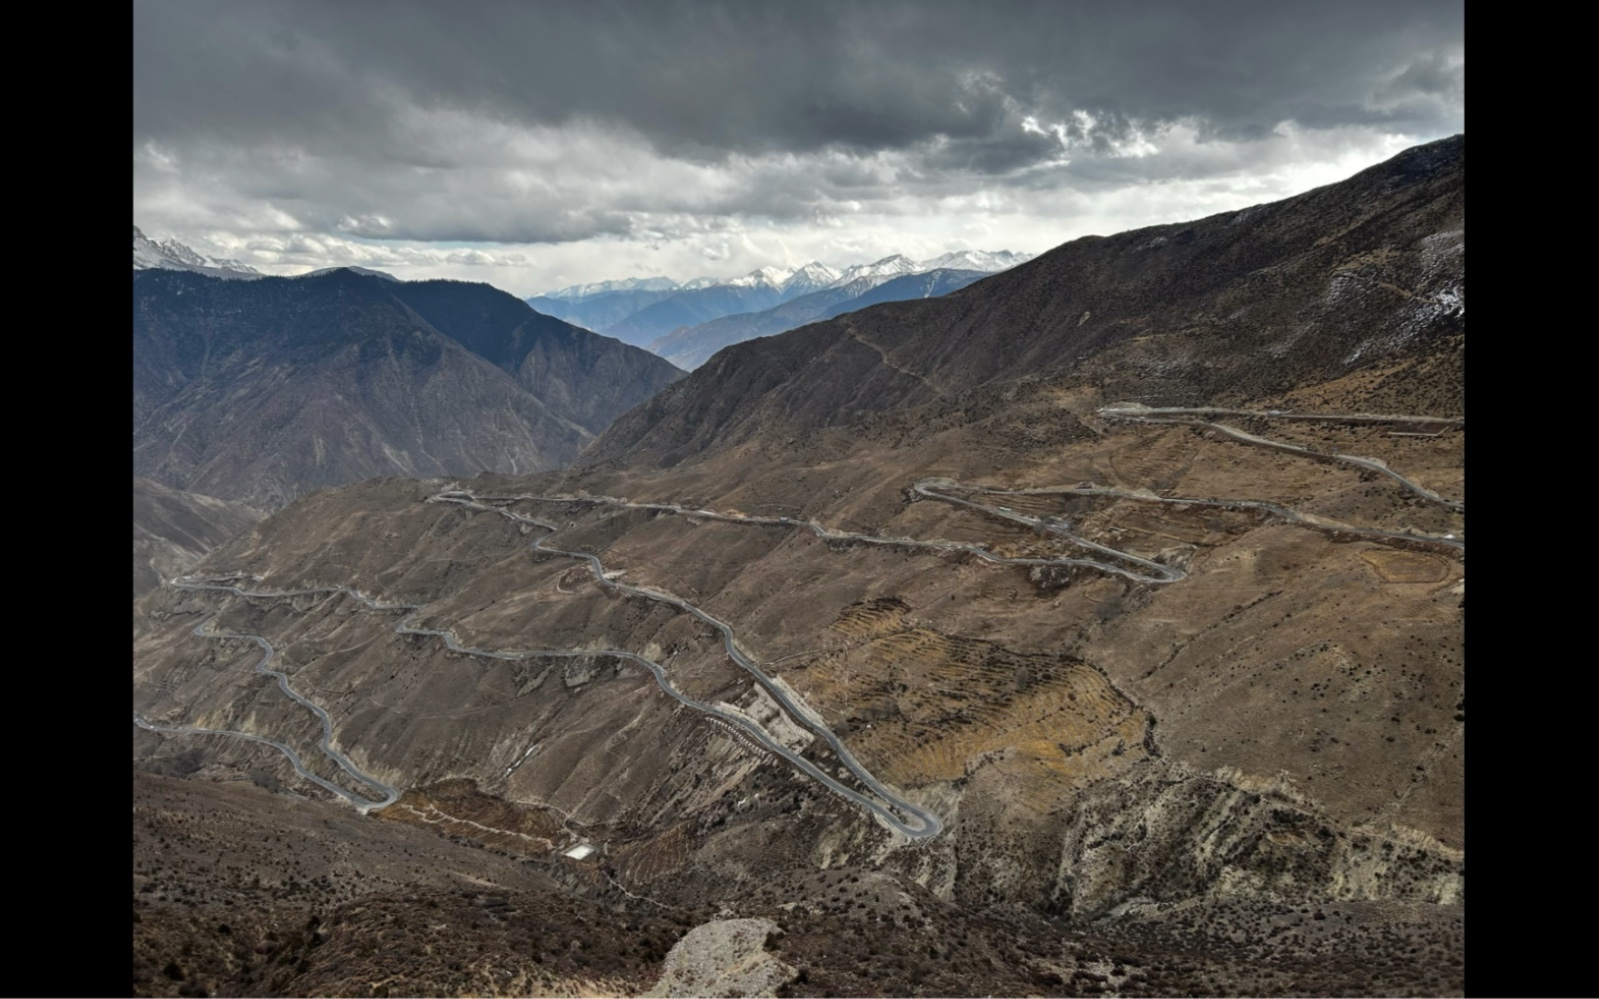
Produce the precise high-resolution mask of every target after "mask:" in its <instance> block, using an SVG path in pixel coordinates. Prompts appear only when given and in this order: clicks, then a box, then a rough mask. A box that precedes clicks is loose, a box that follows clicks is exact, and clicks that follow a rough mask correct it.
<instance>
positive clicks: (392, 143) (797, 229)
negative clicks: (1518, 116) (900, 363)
mask: <svg viewBox="0 0 1599 999" xmlns="http://www.w3.org/2000/svg"><path fill="white" fill-rule="evenodd" d="M133 23H134V35H133V37H134V47H133V221H134V224H136V225H139V226H141V227H142V228H143V229H144V230H145V232H146V234H148V235H150V236H153V237H156V238H166V237H176V238H178V239H179V240H181V241H183V242H186V243H188V244H189V245H191V246H193V247H194V248H195V249H197V250H200V251H201V252H204V253H210V254H215V255H221V256H231V257H237V258H239V259H241V260H243V261H245V262H247V263H250V264H252V265H254V266H256V267H259V268H261V269H262V270H265V271H269V272H275V273H290V274H292V273H299V272H301V271H303V270H307V269H309V268H312V267H322V266H328V265H332V264H361V265H364V266H368V267H376V268H382V269H385V270H388V271H391V272H392V273H394V274H396V275H398V276H400V277H406V278H413V277H454V278H461V279H466V280H479V281H487V282H489V283H491V284H495V285H497V286H499V287H502V288H505V289H508V290H510V291H513V292H516V293H518V294H523V295H527V294H532V293H535V292H538V291H544V290H549V289H554V288H558V287H561V286H564V285H567V284H572V283H577V282H584V281H595V280H602V279H606V278H615V277H633V276H646V275H655V274H664V275H667V276H669V277H674V278H678V279H687V278H691V277H697V276H700V275H712V276H719V277H720V276H726V277H730V276H733V275H736V274H742V273H745V272H747V271H749V270H751V269H753V268H755V267H759V266H762V265H766V264H777V265H791V266H792V265H797V264H801V263H804V262H806V261H808V260H812V259H818V260H821V261H823V262H824V263H828V264H833V265H848V264H852V263H858V262H862V261H866V260H874V259H877V258H879V257H882V256H886V255H888V254H891V253H905V254H907V255H909V256H911V257H921V258H925V257H930V256H934V255H937V254H939V253H943V252H946V251H949V250H956V249H988V250H1000V249H1010V250H1026V251H1031V252H1038V251H1042V250H1046V249H1048V248H1050V247H1052V246H1055V245H1057V244H1059V243H1062V242H1065V241H1066V240H1068V239H1072V238H1074V237H1077V236H1083V235H1088V234H1091V233H1110V232H1116V231H1119V230H1123V229H1129V228H1134V227H1137V226H1141V225H1149V224H1153V223H1157V222H1171V221H1177V220H1180V219H1186V218H1194V217H1200V216H1204V215H1209V214H1212V213H1215V212H1218V211H1225V210H1230V209H1234V208H1239V207H1242V206H1244V205H1248V204H1253V203H1256V202H1260V201H1267V200H1273V199H1276V198H1280V197H1285V196H1287V195H1290V194H1294V193H1297V192H1299V191H1303V190H1306V189H1308V188H1311V187H1315V186H1317V185H1320V184H1325V183H1328V182H1331V181H1334V180H1338V179H1340V178H1342V177H1344V176H1347V175H1348V174H1350V173H1353V172H1355V171H1356V170H1358V169H1360V168H1362V167H1365V166H1368V165H1370V164H1372V163H1375V162H1377V161H1379V160H1382V159H1385V158H1387V157H1388V156H1390V155H1392V154H1393V153H1395V152H1397V151H1399V150H1400V149H1403V148H1404V147H1406V146H1409V145H1413V144H1415V143H1417V142H1423V141H1427V140H1430V139H1435V138H1440V137H1443V136H1446V135H1451V134H1454V133H1456V132H1460V131H1463V130H1464V128H1465V35H1464V14H1463V4H1462V3H1460V2H1459V0H1453V2H1447V3H1434V2H1431V0H1406V2H1404V3H1394V2H1392V0H1383V2H1372V3H1368V2H1364V0H1340V2H1338V3H1328V2H1326V0H1315V2H1294V0H1275V2H1264V3H1228V2H1212V3H1206V4H1197V3H1186V2H1139V0H1118V2H1093V0H1084V2H1073V3H1064V2H1041V3H1040V2H1029V3H1006V2H997V0H984V2H982V3H939V2H933V0H923V2H904V3H901V2H894V0H873V2H855V3H840V2H831V0H805V2H803V3H801V2H752V0H736V2H728V3H721V2H711V0H692V2H683V3H673V2H669V0H648V2H612V3H608V2H603V0H584V2H581V3H564V2H558V0H541V2H537V3H533V2H522V3H511V2H480V0H455V2H450V3H444V2H438V0H421V2H414V3H413V2H404V0H384V2H375V0H341V2H338V3H327V2H322V0H317V2H306V3H298V2H273V0H249V2H243V3H236V2H229V0H204V2H188V0H135V2H134V5H133Z"/></svg>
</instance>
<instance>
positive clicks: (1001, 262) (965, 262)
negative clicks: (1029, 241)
mask: <svg viewBox="0 0 1599 999" xmlns="http://www.w3.org/2000/svg"><path fill="white" fill-rule="evenodd" d="M1031 259H1033V254H1031V253H1012V252H1011V251H1010V250H999V251H997V252H989V251H988V250H956V251H955V252H954V253H946V254H944V255H943V256H941V257H934V258H933V259H932V260H924V261H922V264H921V268H922V270H924V271H934V270H939V269H941V268H949V269H950V270H957V271H983V272H985V273H990V274H992V273H995V272H997V271H1003V270H1009V269H1010V268H1012V267H1015V266H1016V265H1017V264H1025V263H1026V262H1027V261H1029V260H1031Z"/></svg>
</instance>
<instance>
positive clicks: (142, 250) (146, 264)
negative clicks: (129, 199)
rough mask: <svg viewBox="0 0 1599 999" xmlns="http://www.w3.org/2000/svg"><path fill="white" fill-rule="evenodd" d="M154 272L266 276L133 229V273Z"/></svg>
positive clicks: (230, 261) (135, 227) (176, 242)
mask: <svg viewBox="0 0 1599 999" xmlns="http://www.w3.org/2000/svg"><path fill="white" fill-rule="evenodd" d="M157 268H159V269H161V270H169V271H194V272H195V273H197V274H210V275H211V276H213V277H224V278H258V277H264V276H265V275H263V274H262V273H261V272H260V271H258V270H256V269H255V268H254V267H250V266H249V265H247V264H241V263H239V262H238V261H237V260H228V259H224V258H221V257H206V256H202V255H201V254H198V253H196V252H194V251H193V250H191V249H190V248H189V247H187V246H184V245H183V244H182V243H180V242H178V241H177V240H175V239H168V240H165V241H163V242H156V241H155V240H153V239H151V238H150V237H148V236H146V235H145V234H144V233H143V232H141V231H140V230H139V227H138V226H134V227H133V269H134V270H136V271H144V270H154V269H157Z"/></svg>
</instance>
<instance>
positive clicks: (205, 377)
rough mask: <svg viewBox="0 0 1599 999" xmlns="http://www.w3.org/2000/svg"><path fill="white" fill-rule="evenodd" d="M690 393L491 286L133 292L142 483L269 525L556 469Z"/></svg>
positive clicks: (624, 352) (176, 283)
mask: <svg viewBox="0 0 1599 999" xmlns="http://www.w3.org/2000/svg"><path fill="white" fill-rule="evenodd" d="M679 376H680V373H679V372H678V371H677V369H675V368H673V367H672V366H671V365H670V364H668V363H666V362H665V361H662V360H661V359H660V358H657V357H655V356H653V355H651V354H649V353H647V352H645V351H642V350H638V349H635V348H632V347H628V346H626V345H625V344H621V343H618V342H617V341H615V340H611V339H608V338H606V337H601V336H598V335H596V334H593V333H589V332H588V331H586V330H580V329H577V328H576V327H573V326H569V325H567V324H565V323H562V322H560V321H559V320H556V319H551V318H550V317H548V316H542V315H539V314H538V313H536V312H534V311H533V310H531V309H530V308H528V307H527V306H526V305H525V304H524V303H522V302H519V301H518V300H517V299H515V298H514V297H512V296H510V295H508V294H505V293H504V292H501V291H498V290H496V289H494V288H491V287H489V286H487V285H477V284H466V283H461V282H445V281H433V282H416V283H398V282H392V281H385V280H381V279H379V278H374V277H367V276H362V275H357V274H354V273H351V272H349V271H335V272H332V273H329V274H326V275H322V276H318V277H312V278H296V279H286V278H267V279H262V280H259V281H251V282H237V281H234V282H229V281H220V280H216V279H213V278H208V277H204V276H201V275H194V274H182V273H176V272H168V271H144V272H138V273H136V274H135V275H134V278H133V424H134V439H133V453H134V472H135V474H136V475H144V476H148V477H150V478H152V479H155V480H158V481H160V482H163V483H165V484H166V485H169V486H173V487H175V488H181V489H186V490H192V491H196V492H201V493H205V494H208V495H214V496H220V497H222V498H225V499H234V500H240V501H244V502H248V503H250V504H252V505H255V506H258V507H262V508H267V509H270V508H275V507H278V506H281V505H282V504H283V503H285V502H286V501H287V500H289V499H291V498H292V497H294V496H295V495H297V494H299V493H302V492H305V491H307V490H311V489H317V488H321V487H324V486H329V485H337V484H340V483H344V482H350V481H354V480H357V479H362V478H368V477H371V476H376V475H392V474H401V475H441V474H443V475H458V474H472V473H475V472H479V471H483V470H487V469H498V470H502V471H513V470H515V471H537V470H541V469H548V468H555V467H559V466H561V465H564V464H566V463H568V462H570V461H571V460H572V459H573V458H574V457H576V455H577V453H578V451H579V449H581V448H582V447H583V446H584V445H585V444H587V443H588V441H589V440H590V439H591V438H592V436H593V435H594V434H596V433H598V432H599V431H600V430H601V429H603V428H604V427H605V426H606V424H607V423H609V422H610V421H611V419H613V418H614V417H615V416H616V415H617V414H618V413H620V412H622V411H624V410H626V409H627V408H628V407H630V406H633V405H636V404H637V403H638V402H640V401H641V400H643V399H645V398H647V397H649V396H650V395H652V394H654V393H655V392H657V391H659V390H660V389H661V388H662V387H663V386H665V385H666V384H668V383H670V382H671V381H672V380H673V379H675V378H677V377H679Z"/></svg>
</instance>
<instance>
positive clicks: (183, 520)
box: [133, 477, 261, 600]
mask: <svg viewBox="0 0 1599 999" xmlns="http://www.w3.org/2000/svg"><path fill="white" fill-rule="evenodd" d="M260 519H261V515H260V514H259V513H257V512H256V511H255V510H252V509H250V508H249V507H247V506H244V505H243V504H241V503H229V502H227V501H226V500H219V499H216V498H215V497H212V496H201V495H199V494H198V493H185V492H180V491H179V490H176V489H168V488H167V487H166V486H163V485H161V484H160V483H159V482H152V481H150V480H149V479H141V478H137V477H136V478H134V480H133V597H134V599H135V600H137V599H138V598H139V596H140V595H141V594H144V593H148V592H149V591H150V590H153V589H155V588H156V587H157V586H159V585H161V580H163V579H167V578H170V577H171V576H173V575H174V574H176V573H177V572H179V571H181V570H183V569H186V568H188V567H189V566H190V565H192V564H193V563H194V562H196V561H198V560H199V559H200V557H201V556H202V555H204V554H205V553H206V552H208V551H210V550H211V549H213V548H215V547H216V546H217V545H220V544H221V543H222V542H224V541H226V540H228V539H229V538H231V537H233V536H234V535H235V534H238V533H239V532H240V531H243V530H244V529H245V528H247V527H249V526H250V525H251V524H253V523H255V522H256V521H258V520H260Z"/></svg>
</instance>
